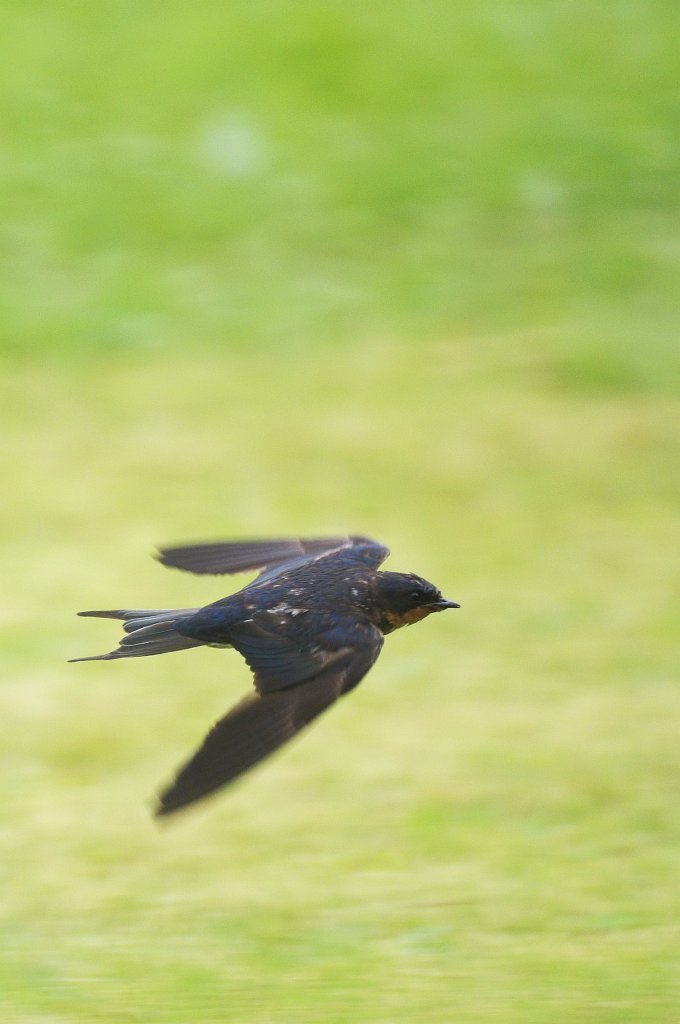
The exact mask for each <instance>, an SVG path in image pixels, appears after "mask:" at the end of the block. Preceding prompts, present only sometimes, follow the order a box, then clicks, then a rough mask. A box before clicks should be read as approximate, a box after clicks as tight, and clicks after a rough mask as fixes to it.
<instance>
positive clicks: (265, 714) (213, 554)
mask: <svg viewBox="0 0 680 1024" xmlns="http://www.w3.org/2000/svg"><path fill="white" fill-rule="evenodd" d="M388 555H389V550H388V549H387V548H386V547H383V545H382V544H378V543H377V542H376V541H374V540H370V539H369V538H368V537H326V538H323V539H320V538H319V539H303V538H289V539H281V540H253V541H239V542H234V543H229V542H226V543H225V542H218V543H210V544H203V543H201V544H190V545H186V546H181V547H169V548H162V549H161V550H160V551H159V552H158V554H157V558H158V559H159V561H160V562H161V563H162V564H163V565H166V566H170V567H172V568H175V569H183V570H186V571H188V572H193V573H197V574H213V575H221V574H231V573H239V572H246V571H249V570H259V575H258V576H257V577H256V578H255V579H254V580H253V581H252V582H250V583H248V584H247V585H246V586H245V587H243V589H242V590H239V591H238V592H237V593H235V594H232V595H231V596H229V597H225V598H222V599H221V600H219V601H215V602H213V604H209V605H206V606H205V607H203V608H179V609H174V610H165V611H161V610H152V611H149V610H139V609H128V608H126V609H119V610H115V611H88V612H80V613H79V614H80V615H86V616H95V617H99V618H106V619H122V620H123V622H124V623H125V625H124V626H123V629H124V631H125V636H124V637H123V639H122V640H121V641H120V645H119V647H118V648H117V649H116V650H115V651H110V652H109V653H108V654H99V655H96V656H94V657H91V658H74V659H73V661H112V660H114V659H118V658H139V657H145V656H147V655H152V654H165V653H166V652H169V651H182V650H186V649H187V648H190V647H200V646H208V647H234V648H235V649H236V650H237V651H238V652H239V654H241V655H242V656H243V657H244V658H245V660H246V662H247V664H248V666H249V667H250V669H251V671H252V673H253V682H254V685H255V692H254V693H251V694H250V695H249V696H246V697H244V698H243V699H242V700H241V701H240V702H239V703H238V704H236V705H235V706H234V707H233V708H232V709H231V710H230V711H229V712H228V713H227V715H226V716H225V717H224V718H222V719H220V721H218V722H217V723H216V725H214V726H213V728H212V729H211V730H210V732H209V733H208V735H207V736H206V738H205V739H204V741H203V743H202V745H201V746H200V747H199V749H198V750H197V751H196V753H195V754H194V755H193V757H191V758H190V759H189V761H188V762H187V763H186V764H185V765H183V767H181V768H180V769H179V771H178V772H177V774H176V776H175V779H174V781H173V782H172V783H171V784H170V785H169V786H168V787H167V788H166V789H165V790H163V792H162V793H161V794H160V797H159V801H158V805H157V807H156V810H155V813H156V815H159V816H160V815H167V814H172V813H173V812H174V811H177V810H179V809H180V808H182V807H185V806H187V804H191V803H193V802H194V801H195V800H200V799H202V798H203V797H205V796H207V795H208V794H209V793H212V792H213V791H214V790H216V789H218V788H220V787H221V786H224V785H226V784H227V783H228V782H232V781H233V780H234V779H236V778H237V777H238V776H240V775H241V774H243V772H246V771H248V769H250V768H252V767H253V766H254V765H256V764H257V763H258V762H259V761H261V760H262V759H263V758H265V757H267V756H268V755H269V754H271V753H273V751H275V750H277V749H278V748H279V747H280V746H281V745H282V744H283V743H286V742H287V741H288V740H289V739H292V737H293V736H295V735H296V734H297V733H298V732H300V730H301V729H303V728H304V727H305V726H306V725H308V724H309V723H310V722H311V721H312V720H313V719H314V718H316V717H317V715H319V714H321V712H322V711H325V709H326V708H327V707H330V705H331V704H333V702H334V701H336V700H337V699H338V698H339V697H341V696H342V695H343V694H345V693H347V692H349V690H352V689H354V687H355V686H356V685H357V683H358V682H360V680H361V679H362V678H363V676H364V675H365V674H366V673H367V672H368V670H369V669H370V668H371V666H372V665H373V663H374V662H375V660H376V658H377V657H378V655H379V654H380V650H381V648H382V645H383V637H384V636H385V635H386V634H387V633H391V632H393V630H395V629H399V628H400V627H401V626H407V625H410V624H411V623H413V622H419V621H420V619H424V618H425V617H426V616H427V615H430V614H432V612H440V611H443V610H444V609H445V608H459V607H460V605H458V604H457V603H456V602H455V601H447V600H445V598H443V597H442V595H441V592H440V591H439V590H438V589H437V587H435V586H434V584H432V583H428V581H427V580H424V579H422V577H420V576H416V575H414V574H413V573H398V572H379V571H378V569H379V566H380V565H382V563H383V562H384V560H385V559H386V558H387V556H388Z"/></svg>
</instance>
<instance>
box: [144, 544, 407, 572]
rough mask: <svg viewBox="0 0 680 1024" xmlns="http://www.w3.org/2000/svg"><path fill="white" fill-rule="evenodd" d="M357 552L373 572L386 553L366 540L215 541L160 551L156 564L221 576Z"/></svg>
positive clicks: (279, 569)
mask: <svg viewBox="0 0 680 1024" xmlns="http://www.w3.org/2000/svg"><path fill="white" fill-rule="evenodd" d="M342 549H350V550H351V549H357V552H359V549H360V550H361V552H362V555H361V557H362V561H366V562H367V563H368V564H370V565H373V566H374V568H377V567H378V566H379V565H380V564H381V563H382V562H383V561H384V560H385V558H387V555H388V554H389V551H388V550H387V548H385V547H383V545H382V544H378V543H377V541H374V540H370V538H368V537H346V536H345V537H317V538H305V537H284V538H280V539H279V540H247V541H217V542H215V543H207V544H186V545H180V546H178V547H168V548H161V549H160V551H159V552H158V556H157V557H158V560H159V561H160V562H161V563H162V564H163V565H167V566H169V567H171V568H173V569H184V570H186V571H187V572H194V573H198V574H201V575H203V574H214V575H222V574H226V573H236V572H247V571H249V570H252V569H263V570H264V571H269V570H272V569H275V570H276V571H281V570H283V569H287V568H292V567H294V566H296V565H301V564H302V563H303V562H306V561H308V560H310V559H312V558H318V557H319V556H320V555H324V554H327V553H329V552H330V551H339V550H342Z"/></svg>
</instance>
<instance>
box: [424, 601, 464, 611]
mask: <svg viewBox="0 0 680 1024" xmlns="http://www.w3.org/2000/svg"><path fill="white" fill-rule="evenodd" d="M430 608H432V610H433V611H435V612H443V611H444V609H445V608H460V605H459V604H458V602H457V601H447V600H446V598H444V597H440V598H439V599H438V600H437V601H433V602H432V604H431V605H430Z"/></svg>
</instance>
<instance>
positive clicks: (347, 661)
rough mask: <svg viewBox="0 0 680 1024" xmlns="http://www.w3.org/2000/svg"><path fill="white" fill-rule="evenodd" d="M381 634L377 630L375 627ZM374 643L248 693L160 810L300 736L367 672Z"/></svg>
mask: <svg viewBox="0 0 680 1024" xmlns="http://www.w3.org/2000/svg"><path fill="white" fill-rule="evenodd" d="M376 632H377V631H376ZM380 646H381V643H380V642H376V644H375V645H374V646H371V645H362V647H361V648H343V649H342V650H341V651H339V652H337V656H336V657H334V658H333V659H332V660H331V661H330V662H329V663H328V664H327V665H326V667H325V668H322V669H321V671H320V672H318V674H317V675H316V676H315V677H314V678H312V679H308V681H306V682H304V683H302V684H300V685H298V686H292V687H290V688H289V689H283V690H282V689H277V690H269V691H267V692H257V693H253V694H251V695H250V696H248V697H245V698H244V699H243V700H242V701H240V703H238V704H236V705H235V707H233V708H232V709H231V711H229V713H228V714H227V715H226V716H225V717H224V718H222V719H221V720H220V721H219V722H217V724H216V725H215V726H214V727H213V728H212V729H211V731H210V732H209V733H208V735H207V736H206V738H205V740H204V741H203V744H202V745H201V747H200V748H199V749H198V750H197V751H196V753H195V754H194V756H193V757H192V758H191V759H190V760H189V761H188V762H187V764H185V765H184V767H182V768H181V769H180V770H179V772H178V774H177V776H176V778H175V780H174V782H172V783H171V785H170V786H168V788H167V789H165V790H164V791H163V792H162V793H161V795H160V798H159V803H158V807H157V809H156V814H157V815H159V816H162V815H167V814H171V813H173V812H174V811H177V810H179V809H180V808H182V807H186V806H187V804H191V803H193V802H194V801H195V800H200V799H201V798H202V797H205V796H207V795H208V794H209V793H212V792H214V790H216V789H219V788H220V787H221V786H224V785H226V784H227V783H228V782H232V781H233V780H234V779H236V778H237V777H238V776H239V775H242V774H243V773H244V772H246V771H248V769H249V768H252V767H253V766H254V765H256V764H257V763H258V762H259V761H262V760H263V759H264V758H265V757H268V756H269V754H272V753H273V752H274V751H275V750H277V749H278V748H279V747H280V746H282V745H283V744H284V743H286V742H287V741H288V740H290V739H292V738H293V737H294V736H296V735H297V734H298V733H299V732H300V731H301V730H302V729H304V727H305V726H306V725H308V724H309V723H310V722H311V721H313V720H314V719H315V718H316V717H317V716H318V715H320V714H321V712H322V711H325V709H326V708H327V707H330V705H331V704H333V703H334V702H335V701H336V700H337V699H338V697H340V696H341V695H342V694H343V693H346V692H347V691H348V690H350V689H352V688H353V687H354V686H356V684H357V683H358V682H359V681H360V680H361V678H362V677H363V676H364V675H365V674H366V672H367V671H368V669H369V668H370V667H371V665H372V664H373V662H374V661H375V659H376V658H377V656H378V654H379V653H380Z"/></svg>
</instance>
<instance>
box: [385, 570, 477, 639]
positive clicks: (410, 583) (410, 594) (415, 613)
mask: <svg viewBox="0 0 680 1024" xmlns="http://www.w3.org/2000/svg"><path fill="white" fill-rule="evenodd" d="M378 578H379V582H378V591H377V597H378V601H379V604H380V611H381V613H382V615H381V618H382V622H381V628H382V630H383V633H389V632H391V631H392V630H393V629H399V627H400V626H409V625H410V624H411V623H412V622H419V621H420V619H424V618H425V616H426V615H431V614H432V612H442V611H444V610H445V609H446V608H460V605H459V604H457V603H456V602H455V601H447V600H446V598H445V597H442V593H441V591H440V590H439V589H438V588H437V587H435V585H434V583H429V582H428V581H427V580H424V579H423V578H422V576H416V575H415V574H414V573H402V572H381V573H379V574H378Z"/></svg>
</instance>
